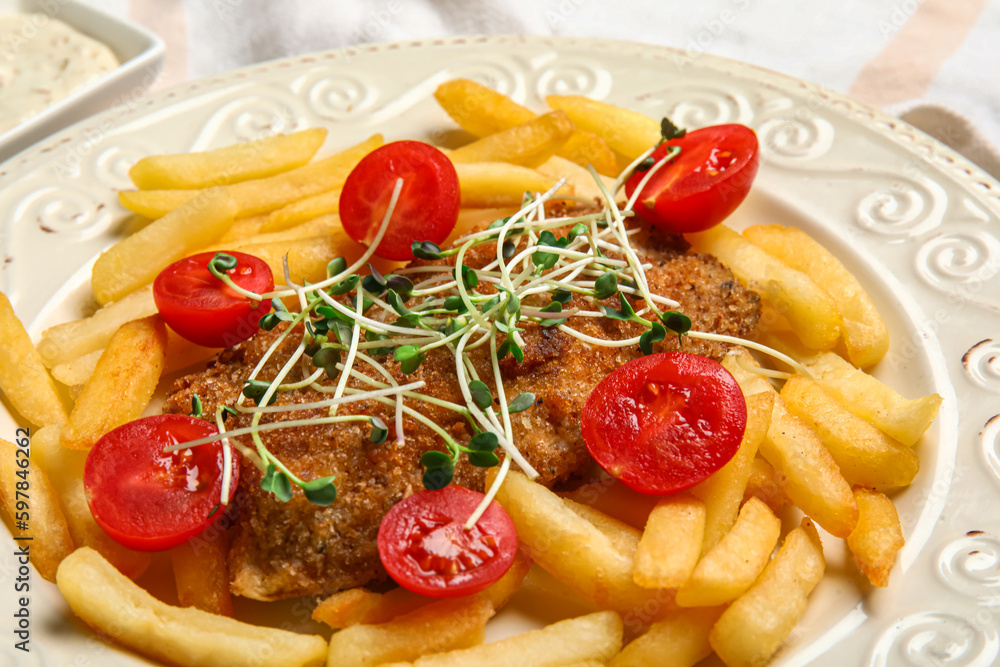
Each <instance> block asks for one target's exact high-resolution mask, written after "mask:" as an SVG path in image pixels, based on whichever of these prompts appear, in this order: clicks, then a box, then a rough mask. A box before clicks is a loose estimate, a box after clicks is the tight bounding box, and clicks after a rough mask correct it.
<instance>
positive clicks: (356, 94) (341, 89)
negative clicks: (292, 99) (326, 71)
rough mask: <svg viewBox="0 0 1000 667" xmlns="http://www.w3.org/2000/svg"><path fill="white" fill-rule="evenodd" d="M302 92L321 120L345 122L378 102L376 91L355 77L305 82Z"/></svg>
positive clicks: (335, 77) (326, 78)
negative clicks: (304, 90) (303, 91)
mask: <svg viewBox="0 0 1000 667" xmlns="http://www.w3.org/2000/svg"><path fill="white" fill-rule="evenodd" d="M305 87H306V88H307V92H306V93H305V96H306V99H307V100H308V102H309V108H310V109H312V110H313V111H314V112H315V113H316V114H317V115H318V116H319V117H320V118H327V119H330V120H345V119H347V118H350V117H351V116H356V115H358V114H363V113H365V112H366V111H368V110H369V109H371V108H372V107H373V106H374V105H375V103H376V101H377V100H378V91H377V90H376V89H375V87H374V86H371V85H369V84H367V83H365V82H364V81H362V80H361V79H359V78H358V77H356V76H351V75H347V74H344V75H337V76H322V77H319V78H316V79H314V80H310V81H308V82H307V83H306V85H305Z"/></svg>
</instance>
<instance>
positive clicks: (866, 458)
mask: <svg viewBox="0 0 1000 667" xmlns="http://www.w3.org/2000/svg"><path fill="white" fill-rule="evenodd" d="M781 397H782V398H783V399H784V400H785V405H787V406H788V410H789V412H791V413H792V414H794V415H796V416H798V417H799V419H801V420H802V421H804V422H806V423H807V424H809V425H810V426H811V427H812V428H813V429H814V430H815V431H816V434H817V435H818V436H819V438H820V440H822V441H823V444H824V445H826V448H827V450H828V451H829V452H830V455H831V456H833V460H834V461H836V462H837V465H838V466H840V472H841V473H842V474H843V475H844V479H846V480H847V481H848V482H849V483H851V484H860V485H861V486H866V487H872V488H877V489H896V488H899V487H903V486H908V485H909V484H910V482H912V481H913V478H914V477H915V476H916V474H917V471H918V470H919V469H920V457H918V456H917V455H916V453H914V451H913V450H912V449H910V448H909V447H906V446H904V445H901V444H900V443H898V442H896V441H895V440H893V439H892V438H890V437H889V436H887V435H886V434H885V433H883V432H882V431H880V430H878V429H877V428H875V427H874V426H872V425H871V424H870V423H869V422H867V421H865V420H864V419H862V418H861V417H858V416H857V415H855V414H854V413H853V412H851V411H850V410H848V409H847V408H845V407H844V406H843V405H841V404H840V402H838V401H837V399H835V398H833V397H832V396H830V394H828V393H827V392H826V391H825V390H824V389H823V388H822V387H820V386H819V385H818V384H816V383H815V382H813V381H811V380H807V379H805V378H804V377H802V376H800V375H795V376H792V378H791V379H789V380H788V381H787V382H786V383H785V386H784V387H782V389H781ZM856 497H857V494H855V498H856Z"/></svg>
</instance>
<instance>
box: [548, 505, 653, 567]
mask: <svg viewBox="0 0 1000 667" xmlns="http://www.w3.org/2000/svg"><path fill="white" fill-rule="evenodd" d="M563 504H564V505H566V507H568V508H569V509H571V510H573V512H574V513H575V514H577V515H579V516H581V517H583V518H584V519H586V520H587V521H589V522H590V523H591V524H593V526H594V528H596V529H597V530H599V531H601V533H603V534H604V536H605V537H607V538H608V539H609V540H611V544H612V545H613V546H614V547H615V549H617V550H618V552H619V553H623V554H625V555H626V556H628V557H629V558H635V552H636V549H638V548H639V539H640V538H641V537H642V533H641V532H640V531H639V530H638V529H636V528H633V527H632V526H630V525H628V524H627V523H625V522H623V521H619V520H618V519H616V518H614V517H612V516H609V515H607V514H605V513H604V512H601V511H600V510H598V509H595V508H593V507H591V506H590V505H585V504H583V503H578V502H576V501H575V500H573V499H571V498H563Z"/></svg>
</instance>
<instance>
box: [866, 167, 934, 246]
mask: <svg viewBox="0 0 1000 667" xmlns="http://www.w3.org/2000/svg"><path fill="white" fill-rule="evenodd" d="M947 210H948V194H947V193H946V192H945V190H944V188H942V187H941V185H939V184H938V183H936V182H934V181H933V180H931V179H929V178H926V177H919V178H916V179H909V178H905V177H900V178H898V179H897V180H895V181H894V182H893V183H892V184H891V185H889V186H887V187H884V188H880V189H878V190H876V191H875V192H872V193H871V194H869V195H866V196H865V197H863V198H862V199H861V201H860V203H859V204H858V215H857V223H858V225H859V226H860V227H861V228H862V229H865V230H868V231H871V232H874V233H876V234H880V235H883V236H892V237H900V238H901V239H902V238H905V237H908V236H919V235H921V234H924V233H926V232H928V231H930V230H932V229H934V228H935V227H938V226H939V225H940V224H941V223H942V221H943V220H944V215H945V213H946V211H947Z"/></svg>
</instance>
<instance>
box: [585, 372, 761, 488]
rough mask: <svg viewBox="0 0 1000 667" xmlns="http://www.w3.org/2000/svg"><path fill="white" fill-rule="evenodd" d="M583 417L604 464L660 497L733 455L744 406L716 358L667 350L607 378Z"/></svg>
mask: <svg viewBox="0 0 1000 667" xmlns="http://www.w3.org/2000/svg"><path fill="white" fill-rule="evenodd" d="M580 421H581V424H582V426H583V440H584V443H585V444H586V445H587V451H589V452H590V455H591V456H592V457H594V460H595V461H597V463H599V464H600V465H601V467H602V468H604V469H605V470H607V471H608V472H609V473H611V474H612V475H614V476H615V477H617V478H618V479H620V480H621V481H622V482H624V483H625V484H626V485H627V486H629V487H630V488H632V489H634V490H635V491H639V492H640V493H646V494H649V495H656V496H661V495H668V494H671V493H677V492H679V491H683V490H685V489H688V488H691V487H692V486H694V485H695V484H697V483H698V482H701V481H702V480H704V479H705V478H706V477H708V476H709V475H711V474H712V473H713V472H715V471H716V470H718V469H719V468H721V467H722V466H724V465H725V464H726V462H727V461H729V459H731V458H732V457H733V456H734V455H735V454H736V451H737V450H738V449H739V447H740V441H741V440H742V438H743V432H744V430H745V429H746V423H747V405H746V401H745V400H744V398H743V392H741V391H740V387H739V385H738V384H736V380H735V379H734V378H733V376H732V375H730V374H729V371H727V370H726V369H725V368H723V367H722V365H721V364H719V363H718V362H716V361H713V360H711V359H708V358H706V357H700V356H698V355H695V354H687V353H684V352H665V353H662V354H652V355H649V356H646V357H640V358H638V359H634V360H632V361H630V362H629V363H627V364H625V365H624V366H621V367H619V368H618V369H616V370H615V371H614V372H612V373H611V374H610V375H608V376H607V377H606V378H604V380H602V381H601V382H600V384H598V385H597V386H596V387H595V388H594V390H593V391H592V392H591V394H590V397H589V398H587V402H586V404H585V405H584V407H583V412H582V414H581V415H580Z"/></svg>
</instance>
